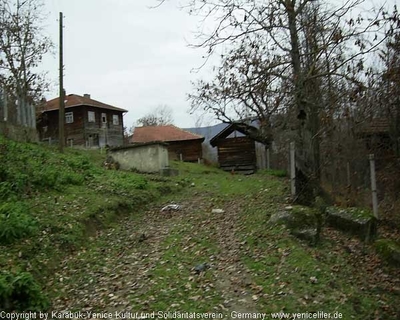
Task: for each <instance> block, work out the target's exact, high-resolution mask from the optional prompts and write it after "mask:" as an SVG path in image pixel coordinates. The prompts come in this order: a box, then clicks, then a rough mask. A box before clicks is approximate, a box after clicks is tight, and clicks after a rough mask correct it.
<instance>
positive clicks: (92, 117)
mask: <svg viewBox="0 0 400 320" xmlns="http://www.w3.org/2000/svg"><path fill="white" fill-rule="evenodd" d="M88 121H89V122H96V116H95V113H94V111H88Z"/></svg>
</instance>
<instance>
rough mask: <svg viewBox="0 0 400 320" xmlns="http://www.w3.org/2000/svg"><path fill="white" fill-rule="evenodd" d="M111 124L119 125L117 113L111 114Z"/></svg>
mask: <svg viewBox="0 0 400 320" xmlns="http://www.w3.org/2000/svg"><path fill="white" fill-rule="evenodd" d="M113 125H114V126H118V125H119V116H118V115H117V114H113Z"/></svg>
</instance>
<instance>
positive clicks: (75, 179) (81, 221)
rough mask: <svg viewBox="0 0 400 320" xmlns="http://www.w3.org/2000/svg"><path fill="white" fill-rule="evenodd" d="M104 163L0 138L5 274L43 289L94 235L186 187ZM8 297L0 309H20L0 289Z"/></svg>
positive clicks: (1, 265) (92, 156) (0, 239)
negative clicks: (57, 269)
mask: <svg viewBox="0 0 400 320" xmlns="http://www.w3.org/2000/svg"><path fill="white" fill-rule="evenodd" d="M105 157H106V155H105V154H104V153H100V152H99V151H93V150H76V149H68V148H67V149H66V150H65V153H63V154H61V153H59V152H58V151H57V150H56V149H54V148H51V147H48V146H41V145H37V144H30V143H17V142H14V141H10V140H7V139H4V138H3V137H1V136H0V161H1V163H2V166H1V167H0V197H1V205H0V222H1V225H0V250H1V252H2V254H1V255H0V269H1V270H4V271H5V272H12V270H18V272H17V273H16V274H15V277H18V274H19V273H20V274H22V275H26V274H29V275H31V276H32V283H34V284H35V285H36V286H38V287H40V286H41V284H43V283H44V280H45V279H46V278H47V277H48V276H49V275H50V274H51V273H52V270H53V268H55V267H56V266H57V265H58V263H59V261H60V260H61V259H62V258H63V256H64V255H65V254H70V253H72V252H74V251H76V250H77V249H79V248H81V247H84V246H85V245H86V242H87V238H88V236H91V235H93V234H95V233H96V229H101V228H106V227H108V226H110V225H112V224H113V223H114V222H115V221H117V220H118V219H119V217H120V216H121V215H126V214H130V213H132V212H134V210H133V209H134V208H138V207H140V206H143V205H145V204H147V203H149V202H152V201H154V200H156V199H157V198H159V197H160V196H161V195H162V194H165V193H166V191H168V192H173V191H174V190H178V189H180V188H181V187H180V186H179V185H176V183H175V182H173V181H162V182H159V181H152V180H151V179H150V178H148V177H146V176H143V175H139V174H135V173H128V172H119V171H111V170H105V169H104V168H103V167H102V166H101V164H102V163H103V161H104V159H105ZM160 187H162V192H161V190H160ZM13 274H14V273H13ZM0 280H1V279H0ZM7 292H8V293H7ZM6 294H7V295H8V296H9V299H3V301H6V300H7V301H8V302H7V303H5V302H4V304H3V302H0V308H3V309H11V310H12V309H13V308H19V307H20V306H21V305H20V304H19V303H18V301H14V302H12V301H11V300H12V299H11V296H12V295H13V294H14V293H12V290H11V291H10V290H9V291H6V289H5V288H3V289H1V288H0V296H1V295H6ZM21 296H22V295H21ZM23 306H24V308H25V307H32V308H34V307H35V306H37V303H36V302H35V301H33V300H32V301H31V305H29V302H28V304H24V305H23Z"/></svg>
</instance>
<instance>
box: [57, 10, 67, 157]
mask: <svg viewBox="0 0 400 320" xmlns="http://www.w3.org/2000/svg"><path fill="white" fill-rule="evenodd" d="M59 58H60V70H59V71H60V79H59V81H60V88H59V89H60V100H59V110H58V140H59V141H58V148H59V150H60V152H63V151H64V144H65V141H64V140H65V136H64V124H65V109H64V95H65V94H64V84H63V81H64V75H63V71H64V70H63V69H64V64H63V14H62V12H60V53H59Z"/></svg>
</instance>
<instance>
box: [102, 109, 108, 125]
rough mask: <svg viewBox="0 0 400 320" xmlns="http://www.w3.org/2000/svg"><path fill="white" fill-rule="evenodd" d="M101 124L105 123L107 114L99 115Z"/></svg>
mask: <svg viewBox="0 0 400 320" xmlns="http://www.w3.org/2000/svg"><path fill="white" fill-rule="evenodd" d="M101 122H102V123H107V113H104V112H103V113H102V114H101Z"/></svg>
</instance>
